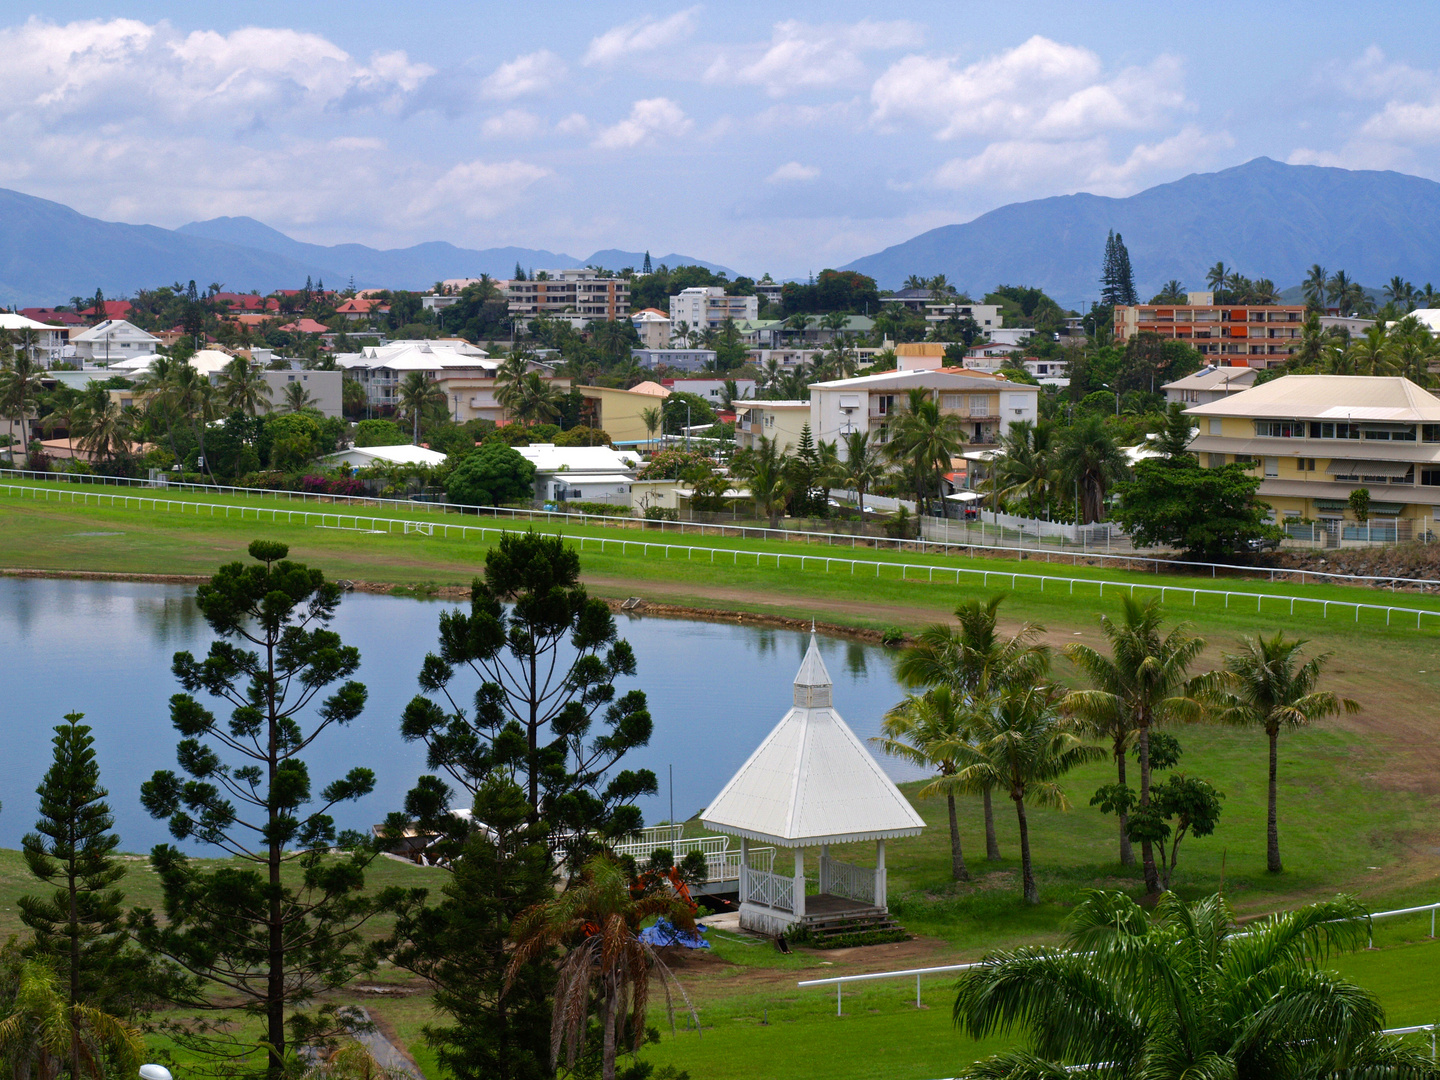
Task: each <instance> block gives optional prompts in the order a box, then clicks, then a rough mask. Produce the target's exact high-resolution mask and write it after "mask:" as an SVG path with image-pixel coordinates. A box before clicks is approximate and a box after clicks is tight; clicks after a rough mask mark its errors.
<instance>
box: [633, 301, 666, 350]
mask: <svg viewBox="0 0 1440 1080" xmlns="http://www.w3.org/2000/svg"><path fill="white" fill-rule="evenodd" d="M630 325H631V326H633V327H635V333H636V334H638V335H639V336H640V345H641V346H642V347H643V348H646V349H668V348H669V347H670V325H671V323H670V316H669V315H666V314H665V312H663V311H661V310H660V309H659V308H653V307H647V308H643V309H641V310H640V311H635V312H632V313H631V314H630Z"/></svg>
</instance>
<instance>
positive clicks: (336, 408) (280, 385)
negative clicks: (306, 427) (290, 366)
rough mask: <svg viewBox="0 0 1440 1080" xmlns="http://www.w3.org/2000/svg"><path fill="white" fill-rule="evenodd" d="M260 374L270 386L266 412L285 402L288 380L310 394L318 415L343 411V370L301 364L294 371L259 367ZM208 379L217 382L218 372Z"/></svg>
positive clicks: (339, 413) (279, 406) (280, 406)
mask: <svg viewBox="0 0 1440 1080" xmlns="http://www.w3.org/2000/svg"><path fill="white" fill-rule="evenodd" d="M260 376H261V378H263V379H264V380H265V385H266V386H267V387H269V389H270V409H267V410H265V411H267V412H268V411H270V410H273V409H279V408H282V407H283V406H284V404H285V388H286V387H287V386H289V385H290V384H291V383H299V384H300V385H301V386H302V387H304V389H305V392H306V393H307V394H309V395H310V402H311V407H312V408H315V409H318V410H319V411H320V413H321V415H323V416H340V415H341V414H342V413H343V410H344V404H345V397H344V389H345V373H344V372H343V371H309V370H306V369H304V368H301V369H300V370H298V371H262V372H260ZM210 381H211V382H212V383H218V382H219V376H214V377H212V378H211V380H210Z"/></svg>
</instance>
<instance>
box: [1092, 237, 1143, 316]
mask: <svg viewBox="0 0 1440 1080" xmlns="http://www.w3.org/2000/svg"><path fill="white" fill-rule="evenodd" d="M1139 302H1140V297H1139V294H1138V293H1136V291H1135V271H1134V270H1133V269H1132V268H1131V266H1130V252H1129V251H1127V250H1126V248H1125V241H1124V240H1123V239H1121V237H1120V234H1119V233H1117V232H1115V231H1114V230H1111V232H1110V234H1109V236H1107V237H1106V238H1105V262H1104V265H1103V266H1102V268H1101V270H1100V303H1101V304H1104V305H1106V306H1109V307H1114V306H1115V305H1116V304H1138V303H1139Z"/></svg>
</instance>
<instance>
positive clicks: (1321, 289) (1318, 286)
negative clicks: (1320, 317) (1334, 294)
mask: <svg viewBox="0 0 1440 1080" xmlns="http://www.w3.org/2000/svg"><path fill="white" fill-rule="evenodd" d="M1329 282H1330V276H1329V275H1328V274H1327V273H1326V272H1325V268H1324V267H1323V266H1321V265H1320V264H1319V263H1312V264H1311V266H1310V272H1309V273H1308V274H1306V275H1305V286H1304V287H1305V303H1307V304H1308V305H1310V307H1312V308H1315V309H1317V310H1320V309H1323V308H1324V307H1325V290H1326V288H1328V286H1329Z"/></svg>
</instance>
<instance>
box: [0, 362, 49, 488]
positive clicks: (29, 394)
mask: <svg viewBox="0 0 1440 1080" xmlns="http://www.w3.org/2000/svg"><path fill="white" fill-rule="evenodd" d="M43 375H44V372H43V370H42V369H41V368H40V366H39V365H38V364H36V363H35V358H34V357H33V356H32V355H31V354H30V352H29V351H28V350H23V349H22V350H20V351H18V352H14V353H12V354H11V355H10V356H9V357H7V358H6V359H5V360H4V361H0V416H4V417H5V419H7V420H9V421H10V433H11V436H12V438H11V441H10V464H11V466H12V467H13V466H14V464H15V448H16V447H17V446H18V447H19V448H20V449H21V450H22V451H23V450H24V449H25V444H26V441H27V432H26V430H25V420H26V417H28V416H29V415H30V414H31V413H32V412H34V411H35V407H36V405H38V404H39V402H40V380H41V378H42V377H43Z"/></svg>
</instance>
